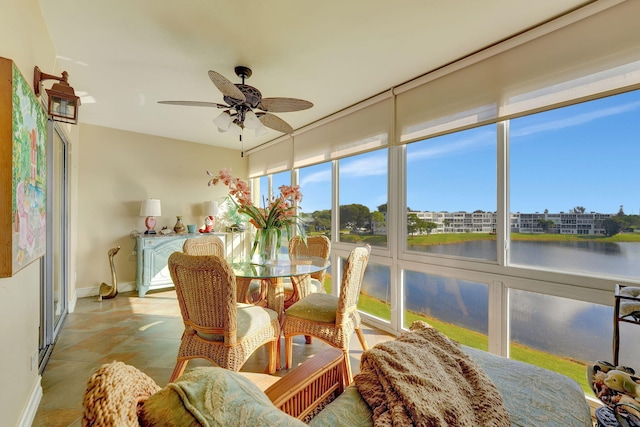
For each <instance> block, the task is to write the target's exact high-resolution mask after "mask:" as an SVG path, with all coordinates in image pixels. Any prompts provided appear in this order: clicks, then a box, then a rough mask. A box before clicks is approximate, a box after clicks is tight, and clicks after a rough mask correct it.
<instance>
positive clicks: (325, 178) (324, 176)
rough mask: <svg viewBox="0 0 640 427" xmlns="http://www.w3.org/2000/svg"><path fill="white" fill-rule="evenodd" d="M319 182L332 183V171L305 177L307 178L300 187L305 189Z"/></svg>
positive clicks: (301, 182)
mask: <svg viewBox="0 0 640 427" xmlns="http://www.w3.org/2000/svg"><path fill="white" fill-rule="evenodd" d="M318 182H331V169H329V170H325V171H320V172H315V173H312V174H310V175H305V177H304V178H303V179H302V180H301V181H300V186H302V187H304V186H305V185H308V184H315V183H318Z"/></svg>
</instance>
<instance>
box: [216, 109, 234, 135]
mask: <svg viewBox="0 0 640 427" xmlns="http://www.w3.org/2000/svg"><path fill="white" fill-rule="evenodd" d="M213 123H214V124H215V125H216V126H218V129H220V131H221V132H226V131H228V130H229V126H231V114H229V112H228V111H223V112H222V113H220V115H218V117H216V118H215V119H213Z"/></svg>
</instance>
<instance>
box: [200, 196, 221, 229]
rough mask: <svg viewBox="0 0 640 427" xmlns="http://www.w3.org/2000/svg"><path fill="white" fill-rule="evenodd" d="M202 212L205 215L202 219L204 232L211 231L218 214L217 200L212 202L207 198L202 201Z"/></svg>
mask: <svg viewBox="0 0 640 427" xmlns="http://www.w3.org/2000/svg"><path fill="white" fill-rule="evenodd" d="M204 214H205V215H206V217H205V219H204V226H205V227H204V230H202V231H203V232H204V233H211V232H213V231H214V230H213V228H214V226H215V225H216V215H218V202H214V201H212V200H207V201H206V202H204Z"/></svg>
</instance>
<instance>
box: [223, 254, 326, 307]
mask: <svg viewBox="0 0 640 427" xmlns="http://www.w3.org/2000/svg"><path fill="white" fill-rule="evenodd" d="M229 265H230V266H231V268H232V269H233V272H234V274H235V276H236V280H246V281H251V280H261V281H263V283H264V282H266V284H267V285H268V286H266V288H267V292H266V302H267V307H268V308H270V309H272V310H274V311H275V312H276V313H278V316H279V317H280V318H281V317H282V313H283V311H284V285H283V279H284V278H285V277H291V278H292V280H295V281H296V282H297V284H298V286H305V285H306V283H305V281H308V280H310V278H311V276H310V275H311V274H312V273H316V272H319V271H322V270H325V269H327V268H328V267H329V265H331V263H330V262H329V261H326V260H325V259H324V258H317V257H308V258H297V259H295V260H291V259H289V257H288V256H287V255H280V256H279V257H278V259H277V260H274V261H271V262H267V263H263V262H261V261H260V260H259V259H258V258H254V259H243V258H240V259H234V260H231V261H230V262H229ZM246 288H247V289H248V286H246Z"/></svg>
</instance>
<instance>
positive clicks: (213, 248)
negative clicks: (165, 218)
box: [182, 236, 225, 258]
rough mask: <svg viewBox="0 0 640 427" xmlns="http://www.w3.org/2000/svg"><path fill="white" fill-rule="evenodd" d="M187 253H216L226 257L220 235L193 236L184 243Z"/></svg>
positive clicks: (183, 247)
mask: <svg viewBox="0 0 640 427" xmlns="http://www.w3.org/2000/svg"><path fill="white" fill-rule="evenodd" d="M182 252H184V253H185V254H187V255H215V256H218V257H221V258H224V255H225V251H224V243H223V242H222V239H220V238H219V237H218V236H202V237H191V238H189V239H187V240H185V241H184V243H183V244H182Z"/></svg>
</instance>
